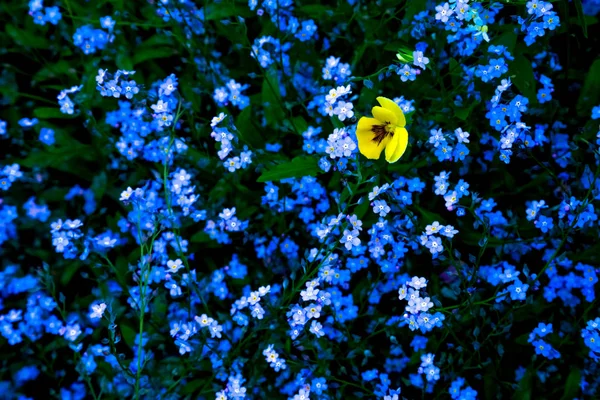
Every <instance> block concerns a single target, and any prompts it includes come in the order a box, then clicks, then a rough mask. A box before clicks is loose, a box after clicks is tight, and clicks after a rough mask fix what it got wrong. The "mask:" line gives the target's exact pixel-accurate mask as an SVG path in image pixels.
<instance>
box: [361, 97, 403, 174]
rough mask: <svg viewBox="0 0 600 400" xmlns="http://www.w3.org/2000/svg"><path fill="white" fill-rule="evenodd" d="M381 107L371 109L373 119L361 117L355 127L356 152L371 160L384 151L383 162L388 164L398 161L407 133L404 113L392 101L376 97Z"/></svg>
mask: <svg viewBox="0 0 600 400" xmlns="http://www.w3.org/2000/svg"><path fill="white" fill-rule="evenodd" d="M377 101H378V102H379V104H381V107H379V106H375V107H373V110H372V114H373V117H374V118H369V117H362V118H361V119H360V120H359V121H358V125H357V127H356V138H357V139H358V150H359V151H360V153H361V154H362V155H364V156H365V157H367V158H370V159H372V160H376V159H378V158H379V157H380V156H381V152H382V151H383V149H385V160H386V161H387V162H389V163H394V162H396V161H398V159H399V158H400V157H402V154H404V151H405V150H406V146H407V145H408V132H407V131H406V129H405V128H404V127H405V126H406V118H404V113H403V112H402V110H401V109H400V107H399V106H398V104H396V103H395V102H394V101H393V100H390V99H388V98H386V97H381V96H380V97H378V98H377Z"/></svg>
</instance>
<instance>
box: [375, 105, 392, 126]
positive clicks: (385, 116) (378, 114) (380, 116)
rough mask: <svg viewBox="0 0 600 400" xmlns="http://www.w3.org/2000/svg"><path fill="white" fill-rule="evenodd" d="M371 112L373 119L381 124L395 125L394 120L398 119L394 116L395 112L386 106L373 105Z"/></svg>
mask: <svg viewBox="0 0 600 400" xmlns="http://www.w3.org/2000/svg"><path fill="white" fill-rule="evenodd" d="M371 112H372V113H373V116H374V117H375V119H377V120H378V121H381V122H380V123H382V124H392V125H396V121H398V117H396V114H394V113H393V112H391V111H390V110H388V109H386V108H383V107H379V106H375V107H373V109H372V110H371Z"/></svg>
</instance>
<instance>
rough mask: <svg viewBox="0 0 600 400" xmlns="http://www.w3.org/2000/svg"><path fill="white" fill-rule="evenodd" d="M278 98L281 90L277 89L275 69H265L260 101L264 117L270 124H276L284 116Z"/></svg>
mask: <svg viewBox="0 0 600 400" xmlns="http://www.w3.org/2000/svg"><path fill="white" fill-rule="evenodd" d="M280 99H281V92H280V90H279V79H278V77H277V71H276V70H275V69H271V70H269V71H267V73H266V75H265V79H264V80H263V84H262V103H263V106H264V111H265V118H266V119H267V122H268V123H270V124H276V123H277V122H280V121H282V120H283V119H284V117H285V114H284V112H283V109H282V106H281V104H280Z"/></svg>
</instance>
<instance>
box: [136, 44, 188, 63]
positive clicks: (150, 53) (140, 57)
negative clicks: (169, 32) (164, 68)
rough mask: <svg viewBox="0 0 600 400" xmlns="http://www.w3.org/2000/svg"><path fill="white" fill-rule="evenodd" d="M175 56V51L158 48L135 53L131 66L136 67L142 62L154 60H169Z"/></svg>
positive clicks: (168, 48)
mask: <svg viewBox="0 0 600 400" xmlns="http://www.w3.org/2000/svg"><path fill="white" fill-rule="evenodd" d="M174 54H177V51H176V50H175V49H173V48H171V47H158V48H151V49H145V50H142V51H136V53H135V55H134V56H133V65H138V64H140V63H142V62H144V61H148V60H153V59H155V58H169V57H171V56H173V55H174Z"/></svg>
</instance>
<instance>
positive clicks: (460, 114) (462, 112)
mask: <svg viewBox="0 0 600 400" xmlns="http://www.w3.org/2000/svg"><path fill="white" fill-rule="evenodd" d="M477 104H479V103H477V102H472V103H471V104H469V105H468V106H467V107H456V108H455V111H454V115H455V116H456V117H457V118H459V119H462V120H463V121H466V120H467V118H469V115H470V114H471V111H473V108H474V107H475V106H476V105H477Z"/></svg>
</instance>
